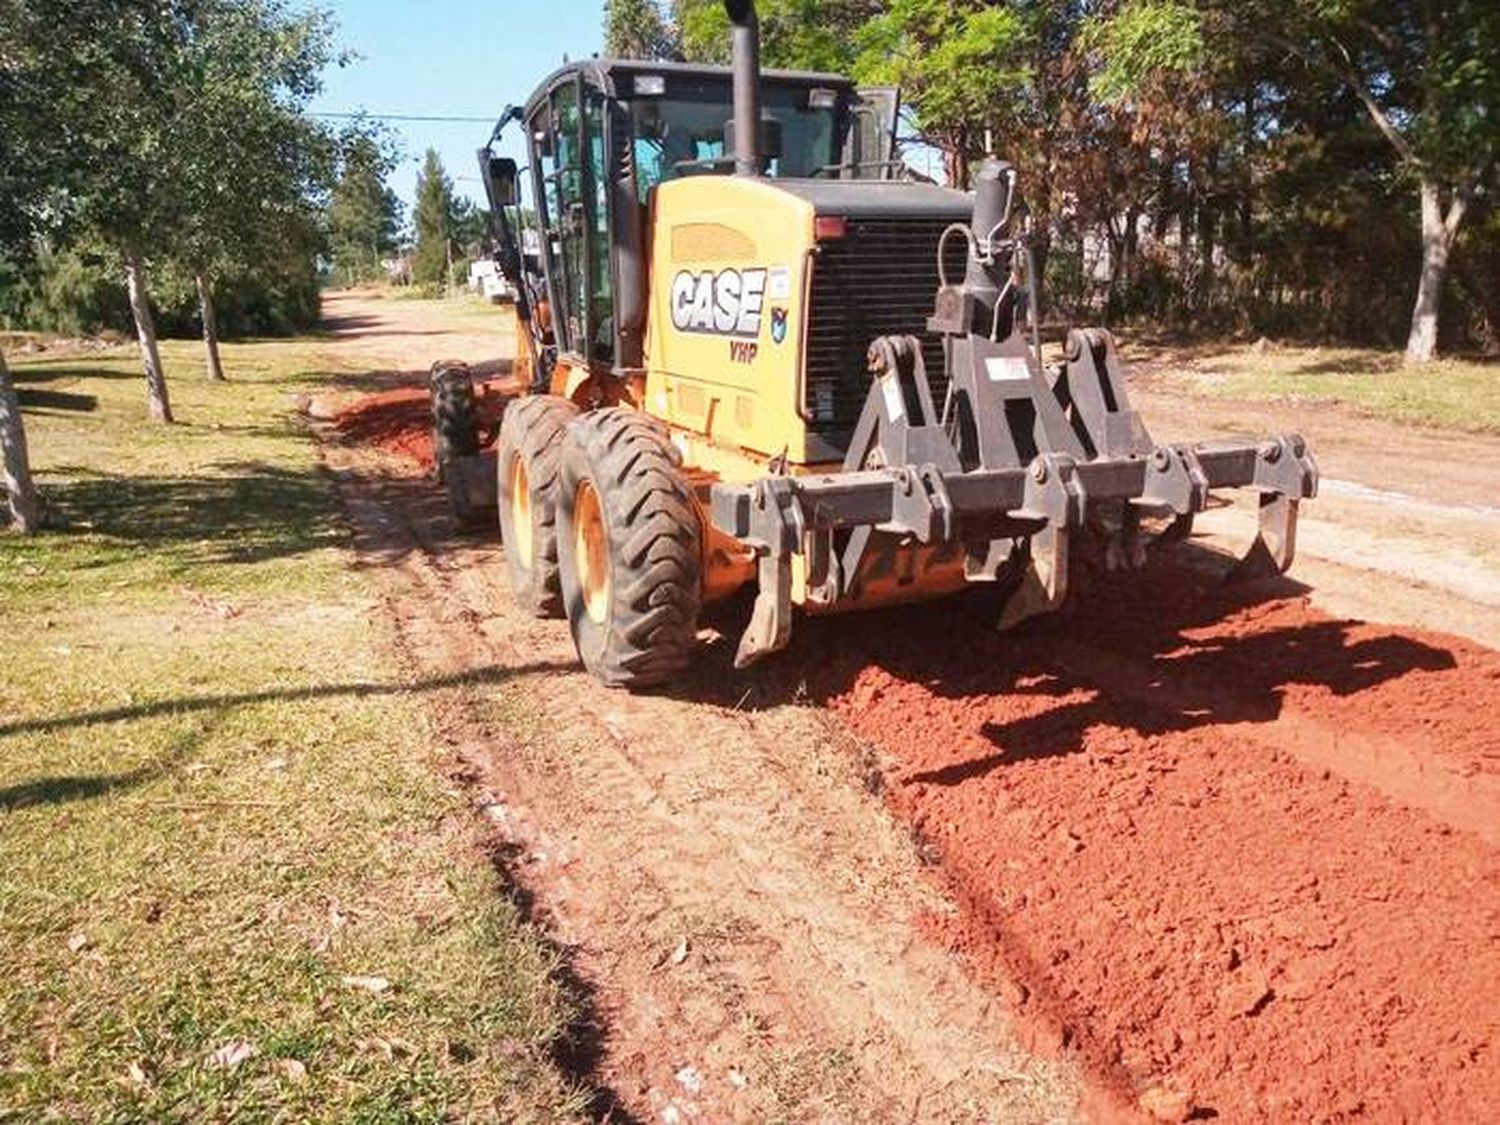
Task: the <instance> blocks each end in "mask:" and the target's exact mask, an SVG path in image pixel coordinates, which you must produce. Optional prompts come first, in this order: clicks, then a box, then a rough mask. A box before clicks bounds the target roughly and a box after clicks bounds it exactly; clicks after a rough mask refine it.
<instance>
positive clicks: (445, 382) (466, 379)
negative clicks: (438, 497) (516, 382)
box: [427, 359, 489, 531]
mask: <svg viewBox="0 0 1500 1125" xmlns="http://www.w3.org/2000/svg"><path fill="white" fill-rule="evenodd" d="M427 381H428V389H429V392H430V394H431V402H432V465H433V473H434V475H436V477H437V479H438V480H439V482H441V483H442V485H443V490H444V492H445V493H446V495H447V498H448V511H449V512H450V513H451V514H452V516H453V522H454V524H456V525H457V526H458V527H459V528H460V529H461V530H466V531H467V530H471V529H473V528H476V527H480V526H482V525H483V524H484V523H485V522H486V520H487V519H488V516H489V513H488V512H486V511H484V510H483V508H481V507H480V506H479V505H476V504H475V503H474V501H473V496H472V493H471V492H470V489H469V480H468V476H467V474H466V473H465V472H464V471H463V469H462V468H460V467H458V466H457V464H456V463H457V462H459V461H463V460H468V459H472V458H475V457H477V456H478V455H479V411H478V410H477V408H476V407H475V404H474V376H473V374H472V373H471V372H470V371H469V365H468V364H466V363H463V362H462V361H460V360H455V359H445V360H439V361H438V362H437V363H434V364H433V365H432V372H431V374H430V375H429V376H428V380H427ZM469 471H470V472H472V465H471V466H470V467H469Z"/></svg>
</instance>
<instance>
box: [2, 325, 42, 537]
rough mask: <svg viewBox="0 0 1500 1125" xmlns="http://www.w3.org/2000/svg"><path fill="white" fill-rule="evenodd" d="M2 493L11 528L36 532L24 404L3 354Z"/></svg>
mask: <svg viewBox="0 0 1500 1125" xmlns="http://www.w3.org/2000/svg"><path fill="white" fill-rule="evenodd" d="M0 492H4V493H5V501H6V507H7V509H8V511H9V513H10V526H11V527H12V528H13V529H15V530H16V531H19V532H20V533H21V534H22V535H26V534H29V533H31V532H33V531H35V530H36V528H37V496H36V485H35V484H33V483H32V480H31V459H30V457H29V456H28V454H27V450H26V426H25V423H24V422H22V420H21V402H20V399H19V397H18V396H17V394H16V388H15V384H14V383H12V382H11V381H10V369H9V368H8V367H6V365H5V353H4V352H3V351H0Z"/></svg>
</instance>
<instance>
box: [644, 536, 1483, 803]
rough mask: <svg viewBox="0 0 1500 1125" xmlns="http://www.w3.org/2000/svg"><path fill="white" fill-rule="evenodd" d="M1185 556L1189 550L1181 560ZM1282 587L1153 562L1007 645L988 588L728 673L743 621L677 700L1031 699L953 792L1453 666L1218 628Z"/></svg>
mask: <svg viewBox="0 0 1500 1125" xmlns="http://www.w3.org/2000/svg"><path fill="white" fill-rule="evenodd" d="M1190 550H1191V549H1190ZM1306 592H1307V588H1306V587H1305V586H1302V585H1301V584H1299V583H1297V582H1295V581H1292V580H1290V579H1287V578H1279V579H1272V580H1268V581H1261V582H1256V583H1250V584H1245V585H1239V586H1235V585H1228V584H1225V583H1223V582H1222V581H1221V580H1216V579H1214V578H1212V577H1210V576H1208V575H1206V574H1204V573H1203V572H1201V571H1200V570H1198V569H1196V568H1189V567H1184V566H1181V565H1170V564H1166V565H1158V566H1156V567H1153V568H1151V569H1148V570H1147V571H1145V572H1143V573H1140V574H1137V575H1135V576H1133V578H1131V579H1129V580H1127V579H1117V580H1113V581H1110V582H1108V583H1106V584H1103V585H1101V586H1099V587H1097V588H1095V589H1094V590H1093V591H1092V592H1091V593H1089V594H1086V595H1084V596H1082V597H1080V598H1078V599H1077V600H1076V601H1075V602H1073V603H1072V604H1070V605H1069V606H1068V607H1067V608H1066V609H1065V610H1064V611H1063V612H1061V613H1057V614H1052V615H1050V616H1045V617H1040V618H1036V619H1033V620H1031V621H1029V622H1027V623H1025V624H1024V625H1022V626H1020V627H1018V628H1016V629H1013V630H1010V631H1008V632H1006V633H1000V632H998V631H996V630H995V629H994V628H993V625H992V623H993V622H994V621H996V620H997V619H998V617H999V606H998V604H997V603H996V602H995V600H994V598H993V597H991V596H988V594H987V592H986V591H976V592H973V593H972V594H969V595H960V596H958V597H955V598H950V599H946V600H943V601H938V602H931V603H927V604H924V605H917V606H911V607H906V608H901V609H888V610H874V611H870V612H867V613H858V614H850V615H845V616H841V617H824V618H799V619H798V621H797V623H796V626H795V628H794V633H793V640H792V645H791V647H790V648H789V649H788V650H787V651H786V652H785V653H783V654H781V655H780V656H779V657H775V658H772V659H770V660H768V661H767V662H766V663H765V664H764V665H763V666H761V667H758V668H752V669H750V670H747V671H745V672H735V671H734V670H733V668H732V666H731V660H732V656H733V647H734V643H735V642H736V641H737V640H738V632H737V629H738V628H739V627H740V626H741V624H742V622H743V610H741V611H739V612H737V613H728V614H724V615H722V616H723V620H721V621H720V622H719V627H720V628H721V629H723V630H724V633H725V634H726V635H724V636H722V637H721V638H720V639H718V640H716V641H715V642H714V643H712V644H710V645H709V646H708V647H707V649H706V650H705V651H704V653H703V658H702V660H701V661H700V664H699V667H697V668H695V669H694V670H693V671H692V673H691V674H690V676H689V677H688V678H687V680H685V681H684V682H683V683H682V684H681V685H679V686H678V687H676V688H675V689H672V694H675V695H680V696H683V697H686V698H690V699H700V700H705V701H709V702H713V703H717V704H719V705H723V706H730V707H735V708H738V709H742V710H744V709H755V708H763V707H772V706H778V705H784V704H786V703H790V702H799V701H804V702H810V703H815V704H826V703H828V702H829V701H830V700H832V699H834V698H835V697H839V696H843V695H846V694H847V693H849V692H851V691H853V690H855V686H856V684H857V683H858V682H859V680H860V677H861V675H862V674H863V673H865V671H866V670H867V669H875V670H878V671H879V672H882V673H884V674H886V675H887V676H889V677H890V678H891V679H893V680H896V681H899V682H904V683H911V684H918V685H921V687H922V688H923V689H924V690H925V691H926V692H929V693H931V694H932V695H934V696H937V697H941V698H945V699H952V700H958V701H961V702H963V703H966V704H973V705H974V706H976V707H978V706H982V705H983V703H984V701H985V700H986V699H987V698H989V697H994V696H1012V697H1014V696H1024V697H1032V698H1035V699H1037V700H1038V705H1037V706H1035V707H1032V708H1025V710H1026V711H1027V712H1028V717H1025V718H1019V719H1015V720H1012V721H1009V722H1005V723H987V724H985V725H984V727H983V728H982V733H983V735H984V737H985V738H986V739H987V740H988V741H989V742H990V743H992V744H993V746H994V747H995V752H994V754H993V755H987V756H985V757H983V758H981V759H978V760H974V761H968V762H963V763H958V764H955V765H953V766H950V767H946V768H944V769H943V770H940V771H936V772H935V773H934V774H933V775H932V776H930V777H922V778H919V779H917V780H923V781H929V782H932V783H935V784H955V783H958V782H961V781H964V780H966V779H967V778H970V777H974V776H979V775H982V774H984V773H987V772H989V771H990V770H992V769H996V768H999V767H1001V766H1003V765H1005V764H1008V763H1013V762H1018V761H1024V760H1027V759H1036V758H1047V757H1052V756H1055V755H1060V754H1070V753H1074V752H1077V751H1078V750H1079V749H1081V747H1082V744H1083V736H1084V733H1085V732H1086V731H1087V730H1088V729H1089V728H1090V727H1092V726H1095V725H1097V724H1105V725H1109V726H1113V727H1120V728H1126V729H1131V730H1134V731H1137V732H1139V733H1141V734H1145V735H1153V734H1163V733H1166V732H1169V731H1180V730H1187V729H1191V728H1196V727H1205V726H1213V725H1221V724H1236V723H1267V722H1272V721H1274V720H1275V719H1276V718H1277V717H1278V716H1279V715H1280V714H1281V712H1282V707H1283V699H1284V696H1285V693H1286V691H1287V690H1288V689H1289V688H1291V687H1293V686H1295V685H1310V686H1316V687H1321V688H1324V689H1326V690H1327V691H1329V692H1330V693H1331V694H1333V695H1335V696H1349V695H1354V694H1357V693H1359V692H1362V691H1366V690H1368V689H1370V688H1373V687H1375V686H1377V685H1379V684H1382V683H1385V682H1387V681H1389V680H1394V679H1397V678H1399V677H1402V676H1405V675H1407V674H1408V673H1411V672H1417V671H1420V672H1438V671H1444V670H1448V669H1452V668H1454V667H1456V659H1455V657H1454V654H1453V653H1452V652H1451V651H1450V650H1449V649H1447V648H1444V647H1442V646H1441V645H1437V644H1432V643H1428V642H1426V641H1423V640H1418V639H1415V638H1412V637H1408V636H1405V635H1402V634H1400V633H1397V632H1389V633H1380V632H1377V633H1374V634H1373V635H1372V633H1371V630H1370V629H1369V628H1367V627H1365V626H1363V625H1362V623H1360V622H1355V621H1347V620H1338V619H1333V618H1327V617H1323V616H1322V615H1320V614H1316V613H1312V612H1306V613H1301V612H1297V613H1291V614H1288V615H1286V617H1287V620H1286V623H1285V624H1277V623H1275V622H1274V620H1272V622H1271V623H1267V624H1262V623H1260V622H1259V621H1252V622H1251V623H1245V624H1237V625H1226V624H1225V623H1226V622H1228V621H1230V620H1232V619H1239V618H1243V617H1245V616H1249V617H1250V618H1252V619H1254V618H1255V617H1256V616H1257V614H1256V607H1261V606H1267V607H1269V606H1270V605H1271V603H1276V602H1279V601H1282V600H1284V599H1292V600H1293V601H1295V600H1297V599H1300V598H1301V597H1302V595H1304V594H1305V593H1306Z"/></svg>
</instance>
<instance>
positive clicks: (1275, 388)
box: [1127, 343, 1500, 433]
mask: <svg viewBox="0 0 1500 1125" xmlns="http://www.w3.org/2000/svg"><path fill="white" fill-rule="evenodd" d="M1127 355H1128V356H1129V357H1130V358H1131V359H1133V360H1135V361H1136V362H1137V364H1138V369H1139V370H1141V372H1142V373H1143V374H1147V375H1148V376H1149V377H1150V378H1152V379H1154V380H1156V381H1158V382H1160V383H1162V384H1164V385H1166V386H1168V387H1169V388H1172V389H1174V390H1178V391H1182V392H1185V393H1189V394H1202V395H1210V396H1213V397H1216V398H1228V399H1237V400H1241V401H1264V400H1284V401H1291V402H1327V403H1339V404H1342V405H1344V406H1346V407H1349V408H1352V409H1354V410H1356V411H1358V412H1360V413H1364V414H1369V415H1373V416H1376V417H1381V418H1387V419H1391V420H1393V421H1398V422H1409V423H1414V424H1416V425H1422V426H1439V427H1443V428H1446V429H1455V430H1464V431H1468V432H1471V433H1500V362H1495V361H1479V360H1472V359H1442V360H1438V361H1436V362H1434V363H1430V364H1425V365H1423V366H1421V367H1404V366H1402V363H1401V355H1400V353H1399V352H1385V351H1374V350H1369V349H1358V348H1316V347H1291V346H1276V345H1269V346H1267V345H1261V346H1254V345H1246V346H1233V347H1224V346H1222V345H1210V346H1200V347H1194V348H1177V347H1150V346H1147V345H1145V344H1143V343H1137V344H1135V346H1133V347H1131V348H1128V349H1127Z"/></svg>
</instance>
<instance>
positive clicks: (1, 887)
mask: <svg viewBox="0 0 1500 1125" xmlns="http://www.w3.org/2000/svg"><path fill="white" fill-rule="evenodd" d="M225 358H226V362H227V364H228V366H229V368H230V371H231V374H232V377H233V378H234V382H232V383H231V384H229V385H227V386H217V387H215V386H210V385H208V384H206V383H204V382H202V381H201V377H200V376H199V374H198V372H199V364H198V353H197V349H196V348H195V347H193V346H191V345H189V344H171V345H169V346H168V347H167V349H166V359H167V362H168V364H169V365H170V374H171V375H172V376H173V391H174V394H175V403H174V405H175V406H176V407H177V411H178V414H179V417H180V418H181V419H182V424H181V425H178V426H175V427H170V428H158V427H152V426H149V425H148V424H147V423H145V422H144V421H143V420H142V419H143V413H144V411H143V401H142V399H143V392H142V386H141V383H142V380H141V377H140V375H139V372H138V368H137V365H136V359H135V356H134V354H133V352H132V351H130V350H128V349H115V350H106V351H103V352H99V353H97V354H90V355H87V356H77V355H75V356H72V357H69V358H64V359H57V360H49V359H41V360H37V361H33V360H25V359H23V360H22V361H21V362H19V363H18V364H16V370H15V374H16V376H17V378H18V381H19V384H20V386H21V389H22V392H23V396H24V401H25V404H26V407H27V423H28V426H29V429H30V438H31V445H32V449H33V454H34V457H35V460H36V462H37V467H38V468H39V470H40V478H41V483H42V485H43V487H44V489H45V491H46V496H47V499H48V502H49V506H50V508H51V511H52V515H53V517H54V518H55V519H56V520H57V521H58V522H59V523H60V524H61V529H60V530H54V531H50V532H48V533H46V534H44V535H42V536H39V537H37V538H35V539H32V540H25V541H23V540H20V539H16V538H9V537H0V630H3V636H4V640H3V642H0V645H3V664H4V671H5V674H4V676H3V677H0V1120H9V1119H11V1118H12V1117H13V1118H14V1119H16V1120H35V1119H38V1118H42V1117H46V1116H54V1117H58V1118H63V1119H73V1120H88V1121H98V1120H163V1119H175V1120H197V1119H204V1118H210V1119H227V1118H231V1117H233V1118H247V1119H256V1120H259V1119H273V1118H274V1119H281V1120H304V1119H325V1120H335V1119H336V1120H348V1119H355V1120H372V1121H373V1120H440V1119H447V1118H452V1117H469V1116H480V1117H494V1118H500V1119H504V1120H519V1119H540V1120H553V1119H559V1118H564V1119H566V1118H573V1117H576V1116H577V1115H579V1113H580V1112H581V1107H582V1106H583V1104H584V1095H583V1092H581V1091H579V1090H577V1089H576V1088H575V1087H574V1086H573V1084H572V1083H571V1082H570V1080H569V1079H568V1078H567V1077H566V1076H565V1075H563V1074H562V1073H560V1071H559V1070H558V1069H557V1068H556V1067H555V1066H554V1065H553V1063H552V1061H551V1052H552V1050H553V1049H554V1047H555V1046H556V1044H557V1043H558V1041H559V1039H560V1037H562V1036H563V1035H564V1034H565V1029H566V1028H567V1026H568V1023H569V1020H570V1018H571V1012H570V1005H569V1001H568V1000H567V998H566V997H565V995H564V994H563V989H562V987H561V986H560V985H559V983H558V976H557V972H556V970H557V966H556V963H555V956H554V954H553V953H552V952H551V950H550V949H549V947H548V946H547V945H546V943H545V942H544V941H543V940H542V939H541V937H540V936H539V935H538V934H536V933H535V932H534V931H532V930H531V929H530V927H529V926H528V925H527V924H526V922H525V921H524V920H523V919H522V918H521V917H520V915H519V912H518V911H517V909H516V908H515V907H514V906H513V905H512V904H511V902H510V900H509V899H508V898H507V897H506V894H505V888H504V887H503V886H501V885H499V877H498V876H497V874H496V872H495V870H494V868H493V867H492V865H491V862H490V857H489V855H488V854H487V851H486V846H485V844H486V842H485V840H484V838H483V836H482V832H481V829H480V828H479V827H478V824H477V822H476V820H475V818H473V817H472V816H471V814H470V811H469V807H468V799H467V797H466V795H465V794H464V793H463V792H461V791H460V789H459V788H458V787H457V786H456V785H455V784H454V783H452V782H450V781H449V780H448V779H447V777H446V776H445V770H446V769H448V768H449V767H450V766H451V764H452V763H451V762H450V760H449V758H448V754H447V751H446V749H445V747H444V744H443V741H442V739H441V736H440V732H439V731H437V730H435V729H433V725H432V720H431V719H430V718H429V715H430V714H431V713H432V711H431V709H430V708H428V707H425V706H424V703H423V701H424V698H425V697H426V696H427V695H428V694H429V693H431V692H433V691H441V690H444V689H445V688H446V687H447V686H448V685H445V684H434V683H424V682H420V681H414V680H413V679H412V678H411V677H409V676H407V675H405V674H404V673H403V670H402V669H401V668H400V667H399V666H398V665H397V664H395V663H394V661H393V658H392V657H391V656H390V655H389V654H390V652H391V651H392V649H391V647H390V645H389V644H388V643H387V642H388V638H387V637H386V636H384V634H383V631H382V627H381V626H380V625H379V624H372V622H378V621H379V617H378V614H376V613H375V612H374V611H375V609H376V606H375V603H374V596H373V591H372V589H371V587H370V586H369V585H368V584H367V583H366V581H365V580H364V579H363V578H362V577H360V576H359V575H358V573H357V572H355V571H353V570H351V569H350V568H349V566H348V561H349V551H348V543H347V533H346V531H345V528H344V526H343V524H342V522H341V520H340V516H339V511H338V505H337V499H336V496H335V495H334V493H333V491H332V489H331V487H330V485H329V484H328V482H327V481H326V480H325V479H324V478H323V477H322V476H321V475H320V473H319V471H318V468H317V464H316V453H315V449H314V447H313V446H312V443H311V441H310V440H309V439H308V437H307V436H306V434H305V433H304V432H303V431H302V429H301V427H300V426H299V424H298V423H297V422H296V421H295V420H294V419H293V418H292V417H291V415H290V412H289V410H288V406H289V400H288V395H289V393H291V392H294V391H298V390H307V389H312V388H314V387H316V386H324V385H327V384H328V383H329V382H331V381H334V380H336V379H337V378H338V377H339V372H337V371H336V370H333V371H330V366H331V360H330V353H329V351H328V348H327V345H326V344H322V343H320V342H318V341H308V340H303V341H288V342H263V343H253V344H244V345H235V346H231V347H230V348H228V349H227V350H226V356H225ZM241 1055H243V1056H244V1057H243V1058H240V1059H239V1061H234V1060H235V1059H236V1058H237V1057H238V1056H241ZM226 1063H227V1064H228V1065H226Z"/></svg>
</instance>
